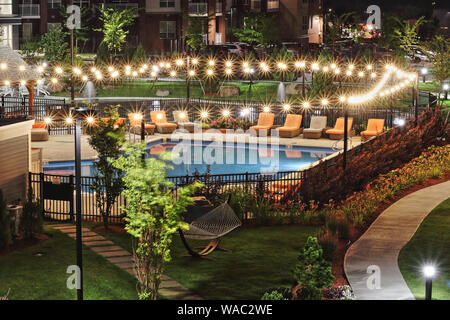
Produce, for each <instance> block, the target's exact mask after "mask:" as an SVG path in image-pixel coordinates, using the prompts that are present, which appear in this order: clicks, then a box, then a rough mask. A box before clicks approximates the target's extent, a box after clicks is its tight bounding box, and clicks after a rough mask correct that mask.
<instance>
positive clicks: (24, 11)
mask: <svg viewBox="0 0 450 320" xmlns="http://www.w3.org/2000/svg"><path fill="white" fill-rule="evenodd" d="M19 8H20V15H21V16H22V17H26V18H40V17H41V5H40V4H21V5H19Z"/></svg>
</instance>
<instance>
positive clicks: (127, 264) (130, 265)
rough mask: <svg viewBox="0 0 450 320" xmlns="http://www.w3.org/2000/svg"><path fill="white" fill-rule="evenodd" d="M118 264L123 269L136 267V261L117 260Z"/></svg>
mask: <svg viewBox="0 0 450 320" xmlns="http://www.w3.org/2000/svg"><path fill="white" fill-rule="evenodd" d="M114 264H115V265H116V266H118V267H119V268H121V269H130V268H134V262H116V263H114Z"/></svg>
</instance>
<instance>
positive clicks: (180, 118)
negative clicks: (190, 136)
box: [172, 111, 195, 133]
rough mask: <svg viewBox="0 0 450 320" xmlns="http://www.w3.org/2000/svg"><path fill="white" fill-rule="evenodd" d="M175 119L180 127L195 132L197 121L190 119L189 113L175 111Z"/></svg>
mask: <svg viewBox="0 0 450 320" xmlns="http://www.w3.org/2000/svg"><path fill="white" fill-rule="evenodd" d="M172 114H173V120H175V122H176V123H177V125H178V127H179V128H180V129H184V130H186V131H188V132H190V133H193V132H194V127H195V123H194V122H190V121H189V115H188V113H187V112H185V111H173V112H172Z"/></svg>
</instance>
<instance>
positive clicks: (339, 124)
mask: <svg viewBox="0 0 450 320" xmlns="http://www.w3.org/2000/svg"><path fill="white" fill-rule="evenodd" d="M352 125H353V118H348V121H347V132H348V133H349V136H351V131H352ZM325 133H326V134H327V135H328V137H329V138H330V139H331V140H341V139H343V138H344V117H340V118H338V119H337V120H336V124H335V125H334V128H333V129H329V130H327V131H326V132H325Z"/></svg>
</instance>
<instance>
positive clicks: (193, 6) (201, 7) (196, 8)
mask: <svg viewBox="0 0 450 320" xmlns="http://www.w3.org/2000/svg"><path fill="white" fill-rule="evenodd" d="M189 15H190V16H197V17H200V16H207V15H208V3H207V2H189Z"/></svg>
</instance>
